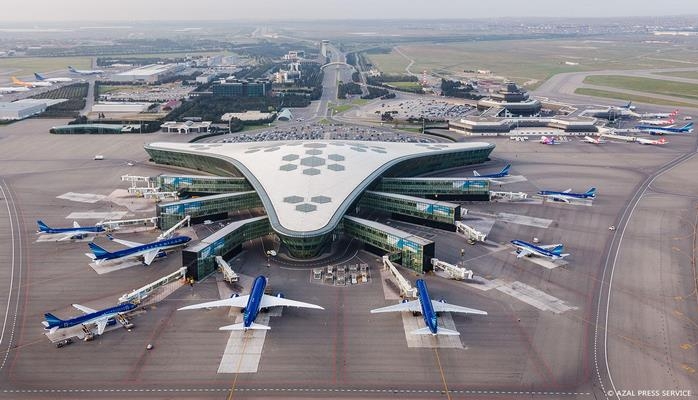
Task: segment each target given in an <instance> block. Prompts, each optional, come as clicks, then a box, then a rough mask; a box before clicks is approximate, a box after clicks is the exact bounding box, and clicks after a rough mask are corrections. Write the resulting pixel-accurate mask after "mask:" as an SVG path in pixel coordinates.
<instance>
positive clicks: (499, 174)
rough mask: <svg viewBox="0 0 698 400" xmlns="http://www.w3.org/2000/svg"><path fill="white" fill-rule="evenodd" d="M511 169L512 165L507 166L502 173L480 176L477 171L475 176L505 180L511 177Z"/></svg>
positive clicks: (474, 173)
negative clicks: (506, 177)
mask: <svg viewBox="0 0 698 400" xmlns="http://www.w3.org/2000/svg"><path fill="white" fill-rule="evenodd" d="M509 169H511V164H507V165H506V166H505V167H504V168H502V170H501V171H499V172H497V173H495V174H487V175H480V173H478V172H477V171H473V175H474V176H477V177H478V178H504V177H505V176H508V175H509Z"/></svg>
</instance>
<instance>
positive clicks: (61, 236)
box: [56, 232, 76, 242]
mask: <svg viewBox="0 0 698 400" xmlns="http://www.w3.org/2000/svg"><path fill="white" fill-rule="evenodd" d="M56 236H57V237H58V239H56V241H57V242H62V241H64V240H70V239H72V238H73V237H74V236H76V235H75V234H74V233H73V232H70V233H61V234H57V235H56Z"/></svg>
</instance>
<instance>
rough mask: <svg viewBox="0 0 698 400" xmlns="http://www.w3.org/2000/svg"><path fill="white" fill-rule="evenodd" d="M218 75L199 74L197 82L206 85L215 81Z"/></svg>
mask: <svg viewBox="0 0 698 400" xmlns="http://www.w3.org/2000/svg"><path fill="white" fill-rule="evenodd" d="M215 77H216V75H214V74H203V75H199V76H197V77H196V83H198V84H202V85H205V84H207V83H211V82H213V79H214V78H215Z"/></svg>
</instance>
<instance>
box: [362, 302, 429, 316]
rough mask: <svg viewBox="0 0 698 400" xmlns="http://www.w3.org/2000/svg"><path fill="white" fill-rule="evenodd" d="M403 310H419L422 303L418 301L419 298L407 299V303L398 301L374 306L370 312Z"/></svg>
mask: <svg viewBox="0 0 698 400" xmlns="http://www.w3.org/2000/svg"><path fill="white" fill-rule="evenodd" d="M403 311H412V312H421V311H422V305H421V303H420V302H419V299H417V300H412V301H408V302H407V303H398V304H395V305H392V306H387V307H381V308H376V309H374V310H371V314H376V313H384V312H403Z"/></svg>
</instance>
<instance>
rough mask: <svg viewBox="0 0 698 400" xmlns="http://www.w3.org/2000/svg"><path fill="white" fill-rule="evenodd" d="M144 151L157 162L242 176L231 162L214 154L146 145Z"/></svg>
mask: <svg viewBox="0 0 698 400" xmlns="http://www.w3.org/2000/svg"><path fill="white" fill-rule="evenodd" d="M145 151H146V152H147V153H148V154H149V155H150V158H152V159H153V161H154V162H156V163H158V164H164V165H172V166H175V167H182V168H188V169H193V170H197V171H204V172H208V173H209V174H213V175H219V176H238V177H241V176H242V174H241V173H240V171H238V170H237V168H235V167H234V166H233V164H231V163H229V162H227V161H225V160H221V159H220V158H217V157H214V156H206V155H203V154H189V153H185V152H178V151H167V150H157V149H153V148H150V147H148V146H147V145H146V146H145Z"/></svg>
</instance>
